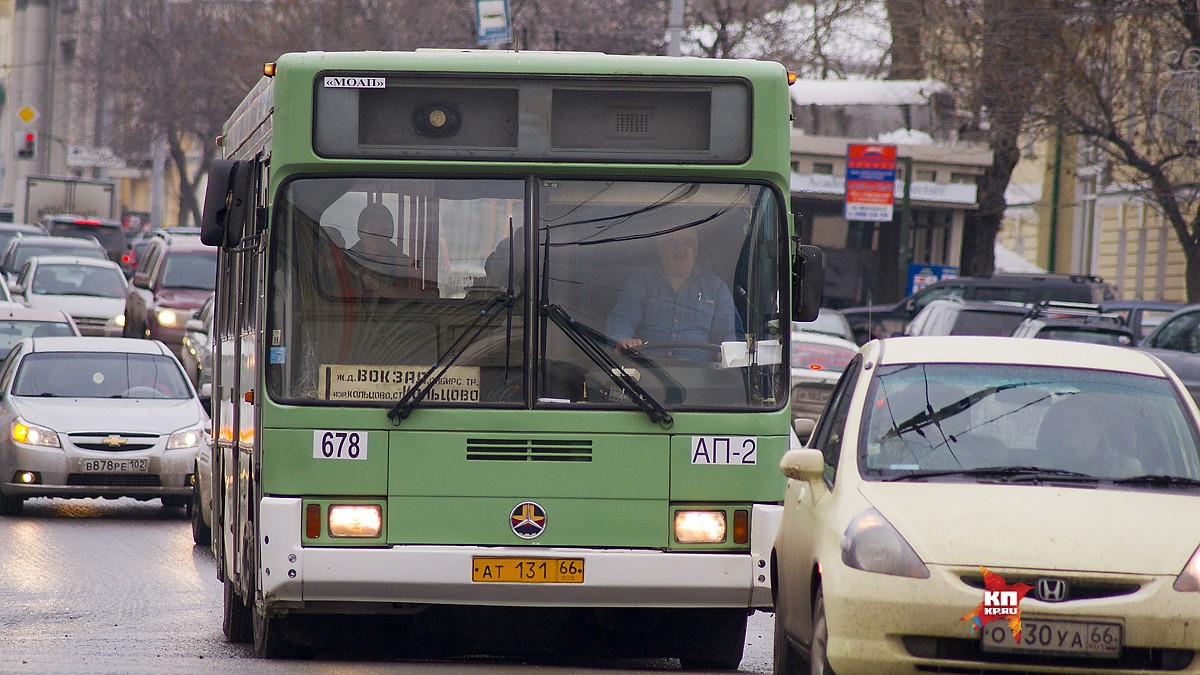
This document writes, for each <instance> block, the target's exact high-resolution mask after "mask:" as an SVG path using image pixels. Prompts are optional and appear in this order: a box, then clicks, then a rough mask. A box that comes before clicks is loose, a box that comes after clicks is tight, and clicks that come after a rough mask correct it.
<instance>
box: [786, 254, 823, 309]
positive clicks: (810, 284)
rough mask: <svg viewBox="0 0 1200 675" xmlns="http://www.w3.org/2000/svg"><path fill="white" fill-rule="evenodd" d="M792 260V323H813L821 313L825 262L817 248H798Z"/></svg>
mask: <svg viewBox="0 0 1200 675" xmlns="http://www.w3.org/2000/svg"><path fill="white" fill-rule="evenodd" d="M796 248H797V251H796V257H795V258H794V259H793V260H792V321H813V320H815V319H816V318H817V314H819V313H820V312H821V293H822V291H823V289H824V286H825V260H824V255H823V254H822V253H821V249H819V248H817V247H816V246H808V245H804V246H798V247H796Z"/></svg>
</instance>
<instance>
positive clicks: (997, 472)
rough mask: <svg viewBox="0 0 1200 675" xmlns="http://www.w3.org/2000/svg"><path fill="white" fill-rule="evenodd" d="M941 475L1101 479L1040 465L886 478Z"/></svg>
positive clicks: (917, 473)
mask: <svg viewBox="0 0 1200 675" xmlns="http://www.w3.org/2000/svg"><path fill="white" fill-rule="evenodd" d="M940 476H967V477H970V478H1008V479H1013V480H1038V479H1042V478H1049V479H1052V480H1078V481H1084V482H1094V481H1097V480H1100V479H1099V478H1096V477H1095V476H1092V475H1089V474H1086V473H1080V472H1078V471H1067V470H1066V469H1047V468H1044V467H1040V466H984V467H978V468H974V469H945V470H938V471H912V472H909V473H905V474H900V475H899V476H891V477H889V478H885V479H884V480H885V481H887V482H897V481H905V480H920V479H922V478H938V477H940Z"/></svg>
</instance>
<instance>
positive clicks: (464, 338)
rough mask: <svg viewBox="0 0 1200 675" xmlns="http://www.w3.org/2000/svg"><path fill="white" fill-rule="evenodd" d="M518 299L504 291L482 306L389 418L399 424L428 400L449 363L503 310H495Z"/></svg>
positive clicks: (405, 395)
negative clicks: (422, 402) (427, 397)
mask: <svg viewBox="0 0 1200 675" xmlns="http://www.w3.org/2000/svg"><path fill="white" fill-rule="evenodd" d="M515 300H516V298H514V297H513V294H512V293H511V291H501V292H499V293H497V294H496V295H495V297H493V298H492V299H491V301H489V302H488V304H486V305H484V307H483V309H481V310H479V314H478V315H477V316H476V317H475V318H474V319H472V320H471V323H469V324H467V326H466V327H465V328H463V331H462V333H460V334H459V336H458V338H457V339H456V340H455V341H454V342H453V343H452V344H451V345H450V346H449V347H447V348H446V351H444V352H442V353H441V354H439V355H438V358H437V361H435V362H434V364H433V365H432V366H430V367H429V370H426V371H425V372H424V373H422V374H421V377H419V378H417V381H416V383H414V384H413V386H411V387H409V389H408V390H407V391H405V392H404V395H403V396H401V397H400V400H399V401H396V405H394V406H392V409H391V410H389V411H388V414H387V415H388V419H390V420H392V422H393V423H394V424H395V425H396V426H399V425H400V422H401V421H403V420H404V418H406V417H408V416H409V415H411V414H412V411H413V409H414V408H416V407H417V406H418V405H420V404H421V401H424V400H425V397H426V396H428V395H429V392H431V391H433V388H434V386H435V385H437V383H438V381H439V380H441V379H442V375H445V374H446V371H447V370H449V368H450V366H452V365H454V362H455V361H457V360H458V358H459V357H460V356H462V355H463V352H465V351H466V350H467V347H469V346H471V344H472V343H473V342H475V340H476V338H478V337H479V336H480V335H482V334H483V332H484V331H485V330H487V328H488V326H491V325H492V323H493V322H494V321H495V320H496V317H498V316H500V315H501V314H502V312H499V311H494V310H498V309H500V308H504V309H507V308H509V307H512V304H513V302H514V301H515ZM468 336H469V337H468ZM435 372H436V373H437V374H436V375H434V373H435Z"/></svg>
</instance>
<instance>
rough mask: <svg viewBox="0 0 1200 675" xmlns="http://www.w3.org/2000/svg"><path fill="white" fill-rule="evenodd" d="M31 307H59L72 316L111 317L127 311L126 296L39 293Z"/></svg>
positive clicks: (31, 302)
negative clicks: (107, 296) (106, 296)
mask: <svg viewBox="0 0 1200 675" xmlns="http://www.w3.org/2000/svg"><path fill="white" fill-rule="evenodd" d="M29 306H30V307H37V308H38V309H57V310H60V311H63V312H66V313H67V314H70V315H71V316H72V317H80V316H86V317H88V318H97V319H111V318H113V317H114V316H117V315H118V314H123V313H124V312H125V298H123V297H121V298H103V297H95V296H84V295H38V296H34V297H33V298H31V299H30V301H29Z"/></svg>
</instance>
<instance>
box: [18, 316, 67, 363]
mask: <svg viewBox="0 0 1200 675" xmlns="http://www.w3.org/2000/svg"><path fill="white" fill-rule="evenodd" d="M78 334H79V333H76V332H75V331H74V330H72V329H71V324H69V323H67V322H66V321H28V320H21V319H0V355H4V354H8V352H9V350H11V349H12V348H13V345H15V344H17V343H18V342H20V341H21V340H24V339H25V338H27V337H63V336H68V335H78Z"/></svg>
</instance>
